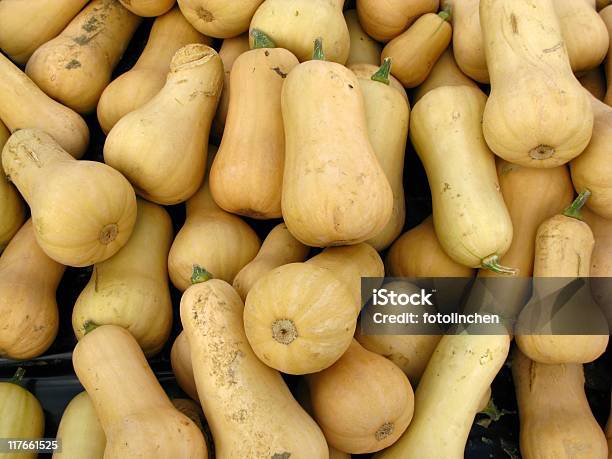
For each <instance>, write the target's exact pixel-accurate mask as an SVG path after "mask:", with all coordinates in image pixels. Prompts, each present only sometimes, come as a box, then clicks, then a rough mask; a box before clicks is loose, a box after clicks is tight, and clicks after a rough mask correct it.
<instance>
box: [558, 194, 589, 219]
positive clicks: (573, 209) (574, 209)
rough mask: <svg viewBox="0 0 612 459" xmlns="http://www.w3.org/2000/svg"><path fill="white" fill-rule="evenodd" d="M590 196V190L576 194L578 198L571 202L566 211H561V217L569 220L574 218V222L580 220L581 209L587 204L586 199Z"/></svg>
mask: <svg viewBox="0 0 612 459" xmlns="http://www.w3.org/2000/svg"><path fill="white" fill-rule="evenodd" d="M590 196H591V191H590V190H584V191H581V192H580V193H579V194H578V197H577V198H576V199H575V200H574V202H572V203H571V204H570V205H569V207H568V208H567V209H565V210H564V211H563V215H565V216H566V217H570V218H575V219H576V220H582V215H581V213H580V211H581V209H582V208H583V207H584V205H585V204H586V202H587V199H589V197H590Z"/></svg>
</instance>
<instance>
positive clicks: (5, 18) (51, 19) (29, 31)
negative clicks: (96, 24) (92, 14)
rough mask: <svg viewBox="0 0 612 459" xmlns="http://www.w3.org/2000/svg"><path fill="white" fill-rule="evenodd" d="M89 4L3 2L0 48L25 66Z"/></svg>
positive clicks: (73, 0)
mask: <svg viewBox="0 0 612 459" xmlns="http://www.w3.org/2000/svg"><path fill="white" fill-rule="evenodd" d="M88 1H89V0H3V1H2V2H0V48H2V50H3V51H4V52H5V53H6V54H7V55H8V56H9V57H10V58H11V59H12V60H13V62H16V63H17V64H19V65H24V64H25V63H26V62H27V61H28V59H29V58H30V56H31V55H32V53H33V52H34V51H35V50H36V48H38V47H39V46H40V45H42V44H43V43H46V42H48V41H49V40H51V39H52V38H54V37H56V36H57V35H58V34H59V33H60V32H61V31H62V30H63V29H64V27H66V24H68V23H69V22H70V21H71V20H72V18H73V17H74V16H76V14H77V13H78V12H79V11H80V9H81V8H83V6H84V5H85V4H86V3H87V2H88Z"/></svg>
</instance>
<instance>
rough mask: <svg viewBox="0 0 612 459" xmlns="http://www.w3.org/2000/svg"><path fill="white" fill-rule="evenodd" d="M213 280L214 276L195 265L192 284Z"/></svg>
mask: <svg viewBox="0 0 612 459" xmlns="http://www.w3.org/2000/svg"><path fill="white" fill-rule="evenodd" d="M212 278H213V275H212V274H211V273H209V272H208V271H206V269H204V268H202V267H201V266H200V265H193V271H192V272H191V283H192V284H200V283H202V282H206V281H207V280H210V279H212Z"/></svg>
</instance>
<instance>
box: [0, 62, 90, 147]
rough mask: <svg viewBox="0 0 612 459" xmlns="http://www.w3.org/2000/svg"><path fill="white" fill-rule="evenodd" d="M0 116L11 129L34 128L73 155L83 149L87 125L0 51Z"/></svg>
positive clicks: (87, 130)
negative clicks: (46, 92) (41, 88)
mask: <svg viewBox="0 0 612 459" xmlns="http://www.w3.org/2000/svg"><path fill="white" fill-rule="evenodd" d="M0 119H1V120H2V121H3V123H4V124H6V126H7V127H8V128H9V130H10V131H11V132H15V131H16V130H18V129H24V128H38V129H42V130H43V131H46V132H48V133H50V134H51V135H52V136H53V138H54V139H55V140H56V141H57V142H58V143H59V144H60V145H61V146H62V148H63V149H64V150H66V151H67V152H68V153H70V154H71V155H72V156H74V157H75V158H77V159H78V158H80V157H81V156H83V154H84V153H85V150H86V149H87V145H88V144H89V128H88V127H87V124H86V123H85V121H84V120H83V118H81V117H80V116H79V115H78V114H77V113H75V112H73V111H72V110H71V109H69V108H68V107H64V106H63V105H62V104H59V103H57V102H56V101H54V100H53V99H51V98H50V97H49V96H47V95H46V94H45V93H44V92H42V91H41V90H40V89H39V88H38V86H36V85H35V84H34V82H32V80H30V79H29V78H28V77H27V75H26V74H25V73H23V72H22V71H21V70H20V69H19V68H17V67H16V66H15V65H14V64H13V63H12V62H11V61H10V60H8V59H7V58H6V57H4V56H3V55H2V54H0Z"/></svg>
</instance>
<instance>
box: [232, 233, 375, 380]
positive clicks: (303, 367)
mask: <svg viewBox="0 0 612 459" xmlns="http://www.w3.org/2000/svg"><path fill="white" fill-rule="evenodd" d="M383 275H384V268H383V263H382V260H381V259H380V256H379V255H378V252H376V250H374V249H373V248H372V247H371V246H369V245H367V244H358V245H354V246H346V247H332V248H328V249H326V250H324V251H323V252H322V253H321V254H319V255H317V256H315V257H313V258H311V259H310V260H308V261H307V262H306V263H290V264H287V265H284V266H280V267H278V268H275V269H273V270H272V271H270V272H269V273H267V274H266V275H265V276H263V277H262V278H261V279H259V280H258V281H257V283H255V285H254V286H253V288H252V289H251V290H250V291H249V294H248V295H247V299H246V304H245V310H244V325H245V331H246V335H247V337H248V339H249V343H250V344H251V347H252V348H253V350H254V351H255V353H256V354H257V356H258V357H259V358H260V359H261V360H262V361H263V362H264V363H266V364H267V365H269V366H271V367H272V368H276V369H277V370H279V371H282V372H284V373H289V374H307V373H315V372H317V371H321V370H323V369H325V368H327V367H329V366H331V365H332V364H333V363H334V362H335V361H337V360H338V359H339V358H340V356H341V355H342V354H343V353H344V351H346V349H347V348H348V347H349V345H350V344H351V339H352V338H353V334H354V332H355V327H356V323H357V317H358V315H359V310H360V305H361V282H360V278H361V277H382V276H383Z"/></svg>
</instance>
